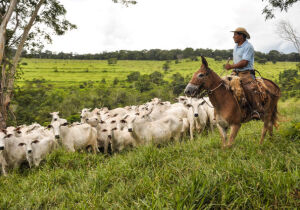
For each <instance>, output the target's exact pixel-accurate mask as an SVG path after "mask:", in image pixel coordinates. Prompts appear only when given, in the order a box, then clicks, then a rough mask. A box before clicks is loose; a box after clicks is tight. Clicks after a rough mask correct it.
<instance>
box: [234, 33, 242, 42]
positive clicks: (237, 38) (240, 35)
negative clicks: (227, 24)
mask: <svg viewBox="0 0 300 210" xmlns="http://www.w3.org/2000/svg"><path fill="white" fill-rule="evenodd" d="M243 39H244V38H243V34H238V33H237V32H234V34H233V40H234V42H235V43H239V42H241V41H243Z"/></svg>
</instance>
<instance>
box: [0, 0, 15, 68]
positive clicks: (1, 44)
mask: <svg viewBox="0 0 300 210" xmlns="http://www.w3.org/2000/svg"><path fill="white" fill-rule="evenodd" d="M17 1H18V0H11V1H10V5H9V8H8V10H7V12H6V13H5V15H4V18H3V20H2V22H1V26H0V65H1V64H2V60H3V55H4V49H5V40H6V39H5V35H6V26H7V23H8V21H9V20H10V18H11V16H12V13H13V11H14V9H15V7H16V5H17Z"/></svg>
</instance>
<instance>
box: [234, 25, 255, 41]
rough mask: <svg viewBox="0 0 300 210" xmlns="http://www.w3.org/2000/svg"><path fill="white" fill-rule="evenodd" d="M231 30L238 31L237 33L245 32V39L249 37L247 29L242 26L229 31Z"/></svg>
mask: <svg viewBox="0 0 300 210" xmlns="http://www.w3.org/2000/svg"><path fill="white" fill-rule="evenodd" d="M231 32H239V33H242V34H245V35H246V37H247V39H250V35H249V33H248V32H247V30H246V29H245V28H243V27H238V28H237V29H235V30H234V31H231Z"/></svg>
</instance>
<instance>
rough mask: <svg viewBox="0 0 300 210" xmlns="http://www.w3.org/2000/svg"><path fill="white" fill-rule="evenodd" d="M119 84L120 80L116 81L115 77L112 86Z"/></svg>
mask: <svg viewBox="0 0 300 210" xmlns="http://www.w3.org/2000/svg"><path fill="white" fill-rule="evenodd" d="M119 82H120V80H119V79H118V77H115V79H114V82H113V85H117V84H118V83H119Z"/></svg>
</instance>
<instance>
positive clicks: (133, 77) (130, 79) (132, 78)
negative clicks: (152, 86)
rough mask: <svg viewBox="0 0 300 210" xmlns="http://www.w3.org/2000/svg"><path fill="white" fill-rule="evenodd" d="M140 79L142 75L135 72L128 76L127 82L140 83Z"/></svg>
mask: <svg viewBox="0 0 300 210" xmlns="http://www.w3.org/2000/svg"><path fill="white" fill-rule="evenodd" d="M140 77H141V73H140V72H138V71H134V72H131V73H130V74H128V75H127V81H128V82H133V81H138V80H139V78H140Z"/></svg>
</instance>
